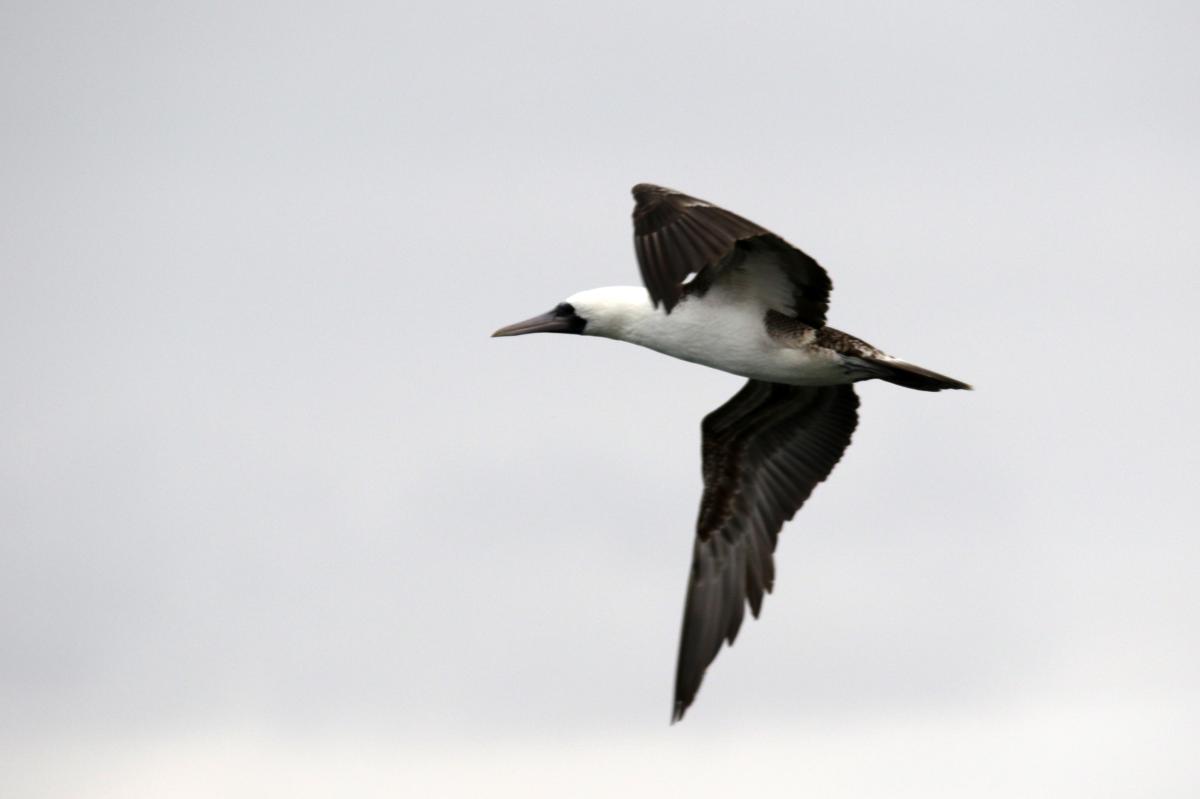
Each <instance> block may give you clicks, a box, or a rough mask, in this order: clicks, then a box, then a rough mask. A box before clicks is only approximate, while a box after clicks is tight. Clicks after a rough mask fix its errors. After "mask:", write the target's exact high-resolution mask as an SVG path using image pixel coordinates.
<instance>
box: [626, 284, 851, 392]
mask: <svg viewBox="0 0 1200 799" xmlns="http://www.w3.org/2000/svg"><path fill="white" fill-rule="evenodd" d="M688 305H689V303H683V304H682V305H680V306H679V308H677V309H676V311H675V313H672V314H671V315H670V316H669V317H659V323H658V324H655V325H652V326H650V325H647V326H644V327H641V328H640V329H638V330H636V331H633V335H630V336H628V338H627V340H629V341H631V342H633V343H635V344H641V345H642V346H644V347H649V348H650V349H653V350H657V351H659V352H661V353H663V354H664V355H670V356H673V357H675V358H680V359H682V360H685V361H691V362H692V363H699V364H703V365H705V366H710V367H712V368H713V369H720V370H722V371H724V372H731V373H732V374H735V375H741V376H742V377H748V378H752V379H754V380H766V381H769V382H772V383H785V384H789V385H795V386H828V385H837V384H841V383H851V382H854V379H855V378H853V377H851V376H850V375H849V374H847V372H846V370H845V369H844V368H843V366H842V357H841V356H840V355H838V354H837V353H835V352H833V351H831V350H828V349H825V348H823V347H810V346H798V347H787V346H781V344H780V342H779V341H777V340H775V339H774V338H772V337H771V336H769V335H768V334H767V331H766V328H765V327H764V325H763V320H762V317H761V316H759V315H758V314H743V313H736V314H735V313H726V314H722V315H720V317H719V318H716V317H715V316H714V315H712V314H700V313H688V311H690V310H692V309H689V308H687V306H688Z"/></svg>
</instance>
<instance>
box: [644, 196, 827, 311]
mask: <svg viewBox="0 0 1200 799" xmlns="http://www.w3.org/2000/svg"><path fill="white" fill-rule="evenodd" d="M633 197H634V200H636V205H635V206H634V209H633V243H634V248H635V249H636V250H637V258H638V265H639V266H640V267H641V271H642V282H643V283H645V284H646V289H647V291H649V292H650V298H651V299H652V300H653V301H654V304H655V305H658V304H659V303H660V302H661V303H662V304H663V305H664V306H665V307H666V309H667V313H670V312H671V309H672V308H674V307H675V306H676V305H677V304H678V303H679V301H680V299H682V298H683V297H684V296H685V295H687V294H688V293H690V292H699V293H703V292H704V291H705V290H706V289H707V288H708V287H709V286H710V285H712V283H713V281H714V280H716V279H717V278H718V277H719V276H720V275H721V274H722V273H724V272H726V271H728V270H730V269H733V268H736V267H739V266H745V267H746V268H747V269H751V270H755V271H758V270H763V271H764V272H765V271H766V270H769V269H779V270H780V271H781V272H782V273H783V276H784V277H785V278H786V284H785V285H786V290H787V293H788V294H789V295H790V296H787V297H785V298H781V302H779V303H777V304H776V306H777V307H775V310H777V311H780V312H783V313H788V314H789V315H792V316H795V317H796V318H797V319H799V320H800V321H802V322H804V323H805V324H809V325H812V326H813V327H820V326H822V325H823V324H825V312H826V310H827V309H828V307H829V292H830V290H831V289H832V287H833V284H832V283H831V282H830V280H829V275H827V274H826V273H825V270H824V269H823V268H821V265H820V264H818V263H817V262H816V261H814V260H813V259H812V258H810V257H809V256H807V255H805V254H804V253H803V252H801V251H800V250H798V249H796V248H795V247H793V246H792V245H790V244H788V243H787V242H786V241H784V240H783V239H781V238H779V237H778V236H776V235H775V234H774V233H772V232H771V231H769V230H767V229H766V228H764V227H760V226H759V225H756V224H754V223H753V222H751V221H750V220H748V219H743V218H742V217H740V216H738V215H737V214H734V213H730V212H729V211H726V210H725V209H723V208H718V207H717V206H715V205H713V204H712V203H709V202H705V201H704V200H698V199H696V198H695V197H689V196H688V195H686V194H681V193H679V192H677V191H674V190H673V189H665V188H663V187H662V186H654V185H651V184H649V183H639V184H638V185H636V186H634V187H633ZM689 275H695V278H694V279H693V280H692V281H691V282H690V283H686V284H685V281H686V280H687V278H688V276H689ZM763 279H764V281H771V279H772V276H769V275H765V274H764V275H763Z"/></svg>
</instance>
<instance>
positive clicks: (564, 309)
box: [554, 302, 575, 316]
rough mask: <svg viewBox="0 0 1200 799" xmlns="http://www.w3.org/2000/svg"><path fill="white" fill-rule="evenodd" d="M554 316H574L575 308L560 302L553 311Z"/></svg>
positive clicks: (567, 303)
mask: <svg viewBox="0 0 1200 799" xmlns="http://www.w3.org/2000/svg"><path fill="white" fill-rule="evenodd" d="M554 315H555V316H574V315H575V306H573V305H571V303H569V302H560V303H559V304H558V305H557V306H556V307H555V309H554Z"/></svg>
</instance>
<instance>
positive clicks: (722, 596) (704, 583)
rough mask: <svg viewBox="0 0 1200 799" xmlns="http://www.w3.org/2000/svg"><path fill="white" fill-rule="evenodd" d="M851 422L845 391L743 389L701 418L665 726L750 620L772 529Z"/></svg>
mask: <svg viewBox="0 0 1200 799" xmlns="http://www.w3.org/2000/svg"><path fill="white" fill-rule="evenodd" d="M857 423H858V397H857V396H856V395H855V393H854V387H853V386H851V385H839V386H821V387H816V388H814V387H800V386H785V385H780V384H778V383H765V382H762V381H759V380H751V381H750V382H748V383H747V384H746V385H745V387H744V388H742V390H741V391H739V392H738V393H737V394H735V395H734V396H733V397H732V398H731V399H730V400H729V401H728V402H726V403H725V404H724V405H722V406H721V407H720V408H717V409H716V410H715V411H713V412H712V413H710V414H709V415H708V416H706V417H705V418H704V423H703V425H702V427H701V430H702V433H703V445H702V452H703V472H704V496H703V499H701V501H700V518H699V520H698V521H697V523H696V542H695V548H694V551H693V554H692V570H691V575H690V577H689V578H688V588H687V601H686V604H685V606H684V612H683V634H682V636H681V639H680V643H679V663H678V666H677V669H676V672H675V705H674V712H673V719H674V720H676V721H677V720H679V719H681V718H683V714H684V712H685V711H686V710H687V708H688V706H689V705H691V703H692V700H693V699H695V697H696V691H697V690H699V688H700V681H701V680H702V679H703V678H704V670H705V669H706V668H708V664H709V663H711V662H712V661H713V659H714V658H715V657H716V656H717V652H718V651H720V649H721V645H722V644H723V643H724V642H725V641H728V642H729V643H731V644H732V643H733V640H734V639H735V638H736V637H737V633H738V628H739V627H740V626H741V623H742V617H743V615H744V613H745V604H746V602H747V601H748V602H749V603H750V611H751V613H753V614H754V615H755V616H756V617H757V616H758V611H759V608H760V607H761V606H762V598H763V592H770V590H771V585H772V582H773V580H774V576H775V567H774V564H773V562H772V553H773V552H774V551H775V541H776V539H777V537H778V534H779V529H780V527H782V526H783V523H784V522H785V521H787V520H788V519H790V518H792V516H793V515H795V513H796V511H797V510H799V508H800V506H801V505H803V504H804V501H805V500H806V499H808V496H809V494H811V493H812V490H813V488H814V487H815V486H816V485H817V483H819V482H821V481H822V480H824V479H825V478H826V477H827V476H829V473H830V471H832V469H833V467H834V465H835V464H836V463H837V462H838V460H839V459H840V458H841V457H842V453H843V452H844V451H845V449H846V447H847V445H849V443H850V436H851V434H852V433H853V432H854V427H855V425H856V424H857Z"/></svg>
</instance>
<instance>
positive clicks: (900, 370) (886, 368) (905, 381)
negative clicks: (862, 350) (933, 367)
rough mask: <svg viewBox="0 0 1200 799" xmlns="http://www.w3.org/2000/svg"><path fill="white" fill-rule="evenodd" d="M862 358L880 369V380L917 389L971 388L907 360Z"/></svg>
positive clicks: (959, 381)
mask: <svg viewBox="0 0 1200 799" xmlns="http://www.w3.org/2000/svg"><path fill="white" fill-rule="evenodd" d="M862 360H864V361H866V362H868V363H870V364H871V365H872V366H874V367H877V368H878V369H879V370H880V374H879V379H880V380H886V381H888V382H889V383H895V384H896V385H898V386H904V387H905V388H915V389H916V390H917V391H942V390H944V389H947V388H965V389H967V390H968V391H970V390H971V387H970V386H969V385H967V384H966V383H964V382H962V381H961V380H955V379H954V378H953V377H946V376H945V375H940V374H938V373H937V372H931V371H930V370H928V369H922V368H921V367H920V366H917V365H916V364H912V363H908V362H906V361H895V360H891V359H890V358H863V359H862Z"/></svg>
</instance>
